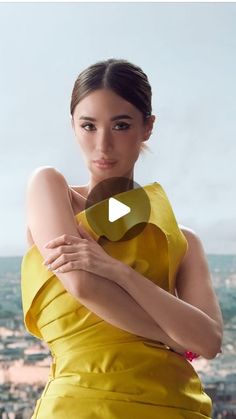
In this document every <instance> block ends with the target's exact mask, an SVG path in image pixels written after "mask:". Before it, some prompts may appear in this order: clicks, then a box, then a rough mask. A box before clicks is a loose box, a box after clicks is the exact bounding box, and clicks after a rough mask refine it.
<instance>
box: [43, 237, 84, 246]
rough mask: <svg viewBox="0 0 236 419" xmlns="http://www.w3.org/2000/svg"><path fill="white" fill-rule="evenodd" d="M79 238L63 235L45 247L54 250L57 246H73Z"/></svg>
mask: <svg viewBox="0 0 236 419" xmlns="http://www.w3.org/2000/svg"><path fill="white" fill-rule="evenodd" d="M77 239H78V237H77V236H72V235H70V234H63V235H62V236H59V237H56V238H55V239H52V240H50V241H49V242H47V243H46V244H45V245H44V247H46V248H52V247H55V246H60V245H62V244H72V243H73V242H74V241H75V240H77Z"/></svg>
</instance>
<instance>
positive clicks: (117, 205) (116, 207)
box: [108, 198, 131, 223]
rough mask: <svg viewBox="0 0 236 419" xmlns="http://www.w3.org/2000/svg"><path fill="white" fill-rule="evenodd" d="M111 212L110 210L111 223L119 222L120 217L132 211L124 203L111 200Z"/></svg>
mask: <svg viewBox="0 0 236 419" xmlns="http://www.w3.org/2000/svg"><path fill="white" fill-rule="evenodd" d="M108 205H109V207H108V208H109V210H108V219H109V221H110V222H111V223H113V222H114V221H116V220H118V219H119V218H120V217H123V216H124V215H126V214H128V213H129V212H130V211H131V209H130V207H128V206H127V205H125V204H122V202H120V201H118V200H117V199H115V198H109V203H108Z"/></svg>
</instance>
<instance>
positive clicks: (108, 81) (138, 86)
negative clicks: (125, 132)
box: [70, 58, 152, 151]
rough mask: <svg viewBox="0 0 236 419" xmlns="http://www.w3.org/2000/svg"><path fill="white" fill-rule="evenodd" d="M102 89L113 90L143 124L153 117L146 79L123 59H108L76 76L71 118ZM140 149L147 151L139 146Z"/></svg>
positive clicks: (142, 145)
mask: <svg viewBox="0 0 236 419" xmlns="http://www.w3.org/2000/svg"><path fill="white" fill-rule="evenodd" d="M102 88H106V89H111V90H113V91H114V92H115V93H116V94H117V95H119V96H121V97H122V98H123V99H125V100H127V101H128V102H130V103H131V104H132V105H134V106H135V107H136V108H137V109H138V110H139V111H140V112H141V113H142V115H143V122H145V121H146V119H147V118H148V117H149V116H150V115H151V114H152V104H151V99H152V89H151V85H150V83H149V81H148V77H147V75H146V74H145V73H144V72H143V70H142V69H141V68H140V67H138V66H137V65H135V64H133V63H131V62H129V61H127V60H125V59H115V58H109V59H107V60H104V61H98V62H96V63H95V64H92V65H91V66H89V67H88V68H86V69H84V70H83V71H82V72H81V73H80V74H79V75H78V77H77V79H76V81H75V83H74V87H73V90H72V95H71V103H70V113H71V116H72V117H73V114H74V110H75V107H76V105H77V104H78V103H79V102H80V101H81V100H82V99H83V98H84V97H85V96H87V95H88V94H89V93H92V92H93V91H95V90H97V89H102ZM143 149H149V148H148V146H146V145H145V144H144V143H143V142H142V144H141V151H142V150H143Z"/></svg>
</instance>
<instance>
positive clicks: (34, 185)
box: [26, 166, 73, 247]
mask: <svg viewBox="0 0 236 419" xmlns="http://www.w3.org/2000/svg"><path fill="white" fill-rule="evenodd" d="M60 184H61V185H62V184H63V185H64V186H65V187H67V189H68V195H69V198H70V202H71V205H72V207H73V196H72V191H71V190H70V188H69V186H68V184H67V181H66V179H65V177H64V175H63V174H62V173H61V172H60V171H59V170H58V169H56V168H55V167H53V166H39V167H37V168H36V169H34V170H33V171H32V172H31V174H30V176H29V178H28V182H27V190H26V203H27V210H28V212H29V209H30V206H31V205H29V202H30V200H32V195H36V194H37V195H38V194H39V193H40V194H42V196H45V195H44V194H47V193H48V188H47V186H48V185H50V188H51V189H53V188H55V187H56V185H60ZM42 188H43V189H44V190H43V191H42V190H41V189H42ZM33 199H34V198H33ZM26 239H27V243H28V246H29V247H31V246H33V245H34V244H35V242H34V239H33V235H32V232H31V230H30V227H29V225H28V223H27V226H26Z"/></svg>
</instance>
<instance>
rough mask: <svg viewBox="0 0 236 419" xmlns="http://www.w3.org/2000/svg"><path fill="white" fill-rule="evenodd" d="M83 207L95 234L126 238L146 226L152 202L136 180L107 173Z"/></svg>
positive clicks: (91, 192)
mask: <svg viewBox="0 0 236 419" xmlns="http://www.w3.org/2000/svg"><path fill="white" fill-rule="evenodd" d="M96 204H98V205H96ZM85 209H86V212H85V214H86V218H87V222H88V224H89V226H90V227H91V228H92V230H94V231H95V233H96V234H97V235H99V236H102V237H104V236H105V237H106V238H108V239H109V240H111V241H126V240H130V239H132V238H134V237H136V236H137V235H139V234H140V233H141V232H142V231H143V229H144V228H145V227H146V224H147V223H148V221H149V217H150V212H151V205H150V200H149V197H148V195H147V193H146V192H145V190H144V188H142V186H140V185H139V184H138V183H137V182H135V181H134V180H132V179H129V178H126V177H109V178H108V179H104V180H102V181H101V182H99V183H98V184H97V185H96V186H95V187H94V188H93V189H92V190H91V191H90V193H89V195H88V196H87V199H86V204H85Z"/></svg>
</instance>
